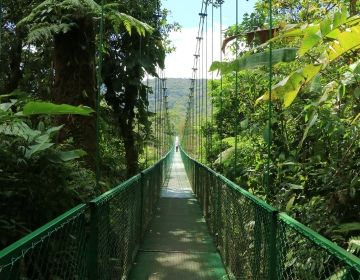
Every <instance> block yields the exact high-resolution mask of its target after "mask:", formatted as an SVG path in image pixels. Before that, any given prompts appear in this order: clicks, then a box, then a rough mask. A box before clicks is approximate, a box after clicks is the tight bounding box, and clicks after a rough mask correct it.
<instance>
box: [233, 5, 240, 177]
mask: <svg viewBox="0 0 360 280" xmlns="http://www.w3.org/2000/svg"><path fill="white" fill-rule="evenodd" d="M235 6H236V7H235V10H236V11H235V14H236V20H235V21H236V28H235V36H236V40H235V60H236V59H238V56H239V39H238V38H239V36H238V34H239V1H238V0H236V1H235ZM238 78H239V76H238V71H236V72H235V100H236V101H235V108H236V114H235V155H234V180H235V179H236V171H237V170H236V169H237V157H238V147H237V146H238V133H239V129H238V127H239V126H238V123H239V121H240V120H239V119H238V116H239V105H240V104H239V102H238V100H239V81H238V80H239V79H238Z"/></svg>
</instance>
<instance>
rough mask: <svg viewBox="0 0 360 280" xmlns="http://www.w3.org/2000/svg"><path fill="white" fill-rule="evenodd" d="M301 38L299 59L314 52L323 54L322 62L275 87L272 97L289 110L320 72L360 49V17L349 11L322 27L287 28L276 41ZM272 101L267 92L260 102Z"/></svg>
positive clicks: (320, 24)
mask: <svg viewBox="0 0 360 280" xmlns="http://www.w3.org/2000/svg"><path fill="white" fill-rule="evenodd" d="M297 37H301V38H302V41H301V46H300V48H299V51H298V55H299V57H302V56H304V55H306V54H309V53H310V51H314V50H313V49H320V50H323V51H322V55H321V56H320V59H316V60H315V61H314V62H313V63H311V64H306V65H305V66H304V67H302V68H301V69H299V70H297V71H295V72H293V73H292V74H290V75H289V76H287V77H286V78H284V79H283V80H282V81H280V82H279V83H278V84H276V85H275V86H274V87H273V88H272V98H273V99H281V100H283V102H284V105H285V107H287V106H290V105H291V103H292V102H293V101H294V99H295V98H296V96H297V95H298V93H299V90H300V88H301V87H303V86H305V85H306V84H308V83H309V82H311V81H312V79H313V78H314V77H315V76H316V75H317V74H318V73H319V72H320V71H323V70H325V69H326V68H327V67H328V65H329V63H331V62H333V61H334V60H336V59H337V58H339V57H341V56H343V55H345V54H346V53H347V52H349V51H355V50H357V49H358V48H360V17H359V16H353V17H350V18H348V17H347V10H346V9H343V10H342V11H341V12H336V13H335V14H334V15H333V16H332V17H327V18H326V19H324V20H322V21H321V22H320V23H318V24H305V25H304V24H302V25H300V24H299V25H296V26H290V27H285V31H284V33H283V34H281V35H279V36H278V37H276V38H274V39H273V40H279V39H284V38H297ZM268 99H269V93H266V94H264V95H263V96H261V97H260V98H259V99H258V101H260V100H268Z"/></svg>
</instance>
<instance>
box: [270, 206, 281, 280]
mask: <svg viewBox="0 0 360 280" xmlns="http://www.w3.org/2000/svg"><path fill="white" fill-rule="evenodd" d="M277 227H278V211H277V210H274V211H272V212H271V215H270V222H269V228H268V230H269V231H268V234H269V240H268V250H269V257H268V278H267V279H269V280H277V279H280V260H279V252H280V249H281V248H279V246H278V245H279V244H280V243H279V242H278V239H277V232H278V229H277Z"/></svg>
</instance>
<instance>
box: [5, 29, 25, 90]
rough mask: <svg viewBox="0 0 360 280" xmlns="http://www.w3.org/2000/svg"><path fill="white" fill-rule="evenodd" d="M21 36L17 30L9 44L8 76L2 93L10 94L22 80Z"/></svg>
mask: <svg viewBox="0 0 360 280" xmlns="http://www.w3.org/2000/svg"><path fill="white" fill-rule="evenodd" d="M22 43H23V34H22V32H21V31H20V30H19V29H18V28H17V29H16V34H15V38H14V41H13V42H12V43H11V48H10V50H8V52H7V53H8V55H9V74H8V78H7V81H6V83H5V86H4V92H5V93H10V92H12V91H14V90H15V89H17V88H18V86H19V82H20V80H21V78H22V74H23V73H22V71H21V68H20V65H21V55H22Z"/></svg>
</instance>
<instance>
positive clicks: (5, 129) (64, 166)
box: [0, 95, 95, 247]
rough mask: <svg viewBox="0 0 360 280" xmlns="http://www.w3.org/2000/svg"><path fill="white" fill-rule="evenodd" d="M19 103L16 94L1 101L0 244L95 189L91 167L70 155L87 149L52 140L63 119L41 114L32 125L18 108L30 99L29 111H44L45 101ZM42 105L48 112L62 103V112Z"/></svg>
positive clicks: (48, 218) (44, 220)
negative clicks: (53, 120) (51, 120)
mask: <svg viewBox="0 0 360 280" xmlns="http://www.w3.org/2000/svg"><path fill="white" fill-rule="evenodd" d="M11 96H14V95H11ZM2 98H4V96H2ZM23 103H24V102H23V101H22V100H17V99H11V100H10V102H6V103H0V112H1V116H2V118H1V119H0V185H1V189H0V207H1V211H0V212H1V214H0V234H1V236H2V239H1V240H0V246H1V247H3V246H5V245H8V244H9V243H11V242H13V241H15V240H16V239H18V238H19V237H21V236H22V235H24V234H25V233H28V232H29V231H31V230H33V229H35V228H36V227H38V226H40V225H42V224H43V223H45V222H47V221H49V220H50V219H52V218H53V217H54V216H56V215H59V214H60V213H62V212H63V211H65V210H66V209H68V208H70V207H73V206H74V205H75V204H76V203H78V202H80V201H87V200H89V199H90V198H91V197H92V196H93V195H94V194H95V191H94V175H93V173H92V172H91V171H89V170H87V169H85V168H84V167H82V166H81V164H80V163H79V162H76V161H74V160H75V159H80V158H81V157H83V156H84V155H85V154H86V153H85V152H84V151H83V150H81V149H70V148H71V145H69V144H60V145H59V144H56V142H55V141H54V140H55V137H56V135H57V134H58V132H59V131H60V130H61V129H62V128H63V125H61V126H52V125H51V124H49V121H48V120H47V119H46V118H42V119H39V120H38V121H37V125H35V126H34V125H33V124H32V121H31V119H30V118H29V117H27V116H26V114H24V113H23V111H22V110H21V109H22V107H26V106H27V105H28V104H30V105H31V106H30V107H29V108H30V112H32V113H35V112H36V114H39V113H41V114H44V112H46V110H45V111H44V106H43V105H44V104H43V103H40V102H30V103H26V104H27V105H25V106H24V105H23ZM37 104H38V105H39V106H40V108H39V110H37V108H36V105H37ZM46 105H47V108H51V109H52V110H51V111H50V114H53V113H56V109H60V111H58V112H57V113H61V112H64V111H61V110H63V107H61V106H60V107H56V106H51V105H52V104H50V103H46ZM66 108H67V109H75V112H77V110H78V108H76V107H75V108H72V107H71V106H70V107H66ZM17 111H18V112H17ZM66 113H67V114H68V113H69V110H68V111H66ZM30 115H31V114H30ZM60 197H61V199H59V198H60ZM9 201H11V207H9V206H8V202H9ZM14 209H16V211H15V212H16V213H14ZM29 213H32V215H29Z"/></svg>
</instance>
